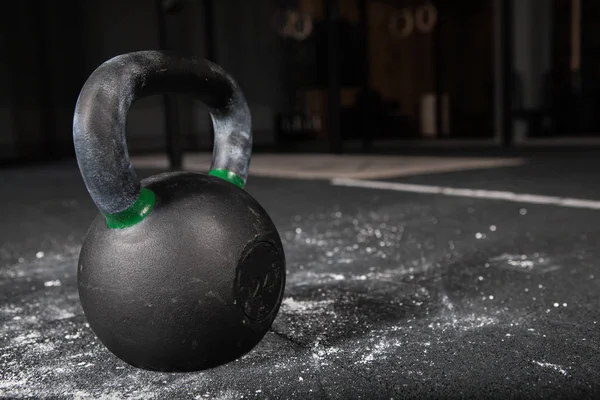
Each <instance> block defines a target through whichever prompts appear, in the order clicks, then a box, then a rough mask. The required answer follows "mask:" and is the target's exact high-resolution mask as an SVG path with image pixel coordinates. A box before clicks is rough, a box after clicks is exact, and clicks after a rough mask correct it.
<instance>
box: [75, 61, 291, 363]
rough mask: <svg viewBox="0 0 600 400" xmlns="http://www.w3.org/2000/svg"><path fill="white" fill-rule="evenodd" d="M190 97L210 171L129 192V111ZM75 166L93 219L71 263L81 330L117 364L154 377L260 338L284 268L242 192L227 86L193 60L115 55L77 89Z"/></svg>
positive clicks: (244, 147)
mask: <svg viewBox="0 0 600 400" xmlns="http://www.w3.org/2000/svg"><path fill="white" fill-rule="evenodd" d="M170 91H177V92H191V93H192V94H194V95H195V96H197V97H198V98H199V99H200V100H201V101H203V102H204V103H205V104H206V105H207V106H208V109H209V112H210V115H211V117H212V121H213V125H214V131H215V143H214V151H213V160H212V164H211V169H210V172H209V173H208V174H207V175H205V174H199V173H190V172H174V173H164V174H159V175H156V176H153V177H150V178H148V179H145V180H143V181H142V182H140V180H139V179H138V177H137V176H136V173H135V171H134V170H133V168H132V166H131V163H130V160H129V155H128V152H127V145H126V141H125V125H126V124H125V123H126V119H127V113H128V111H129V108H130V106H131V104H132V103H133V102H134V101H135V100H136V99H138V98H140V97H143V96H147V95H151V94H156V93H160V92H170ZM73 139H74V144H75V151H76V155H77V162H78V164H79V169H80V171H81V175H82V176H83V179H84V181H85V184H86V186H87V189H88V191H89V193H90V195H91V197H92V199H93V201H94V202H95V204H96V206H97V207H98V209H99V210H100V215H98V217H97V218H96V219H95V220H94V222H93V223H92V226H91V227H90V229H89V231H88V233H87V236H86V238H85V241H84V243H83V246H82V248H81V254H80V258H79V264H78V274H77V276H78V285H79V297H80V300H81V305H82V307H83V310H84V312H85V315H86V317H87V319H88V322H89V324H90V327H91V328H92V330H93V331H94V332H95V333H96V335H97V336H98V338H99V339H100V340H101V341H102V343H104V345H106V347H107V348H108V349H109V350H110V351H111V352H113V353H114V354H115V355H117V356H118V357H119V358H121V359H122V360H124V361H126V362H127V363H129V364H131V365H133V366H136V367H139V368H144V369H150V370H159V371H193V370H200V369H204V368H209V367H213V366H217V365H220V364H223V363H226V362H228V361H231V360H234V359H235V358H237V357H239V356H241V355H243V354H244V353H246V352H248V351H249V350H251V349H252V348H253V347H254V346H255V345H256V344H257V343H258V342H259V341H260V340H261V339H262V337H263V336H264V335H265V333H266V332H267V330H268V329H269V328H270V326H271V324H272V322H273V320H274V319H275V315H276V314H277V311H278V309H279V306H280V304H281V300H282V297H283V290H284V286H285V257H284V252H283V247H282V244H281V240H280V237H279V234H278V233H277V230H276V228H275V226H274V224H273V222H272V221H271V219H270V218H269V216H268V215H267V213H266V212H265V210H264V209H263V208H262V207H261V206H260V205H259V204H258V202H257V201H256V200H255V199H254V198H252V197H251V196H250V195H249V194H248V193H247V192H246V191H244V190H243V187H244V184H245V182H246V178H247V176H248V166H249V162H250V152H251V147H252V134H251V119H250V112H249V109H248V106H247V104H246V101H245V99H244V96H243V94H242V92H241V91H240V88H239V87H238V85H237V84H236V83H235V82H234V80H233V79H232V78H231V77H230V76H229V75H227V73H226V72H225V71H223V69H221V67H219V66H218V65H215V64H213V63H211V62H208V61H204V60H195V59H188V58H180V57H177V56H174V55H171V54H167V53H163V52H157V51H142V52H136V53H130V54H125V55H121V56H117V57H115V58H113V59H111V60H109V61H107V62H105V63H104V64H102V65H101V66H100V67H98V69H96V71H94V72H93V73H92V75H91V76H90V77H89V78H88V80H87V82H86V83H85V85H84V86H83V89H82V90H81V93H80V95H79V99H78V101H77V106H76V109H75V115H74V121H73Z"/></svg>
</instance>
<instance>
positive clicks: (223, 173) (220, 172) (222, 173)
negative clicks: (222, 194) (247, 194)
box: [208, 169, 246, 189]
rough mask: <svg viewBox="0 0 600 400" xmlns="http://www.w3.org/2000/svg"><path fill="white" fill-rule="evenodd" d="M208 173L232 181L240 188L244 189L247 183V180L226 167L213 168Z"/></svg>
mask: <svg viewBox="0 0 600 400" xmlns="http://www.w3.org/2000/svg"><path fill="white" fill-rule="evenodd" d="M208 174H209V175H212V176H216V177H217V178H221V179H224V180H226V181H227V182H231V183H233V184H234V185H235V186H237V187H239V188H240V189H243V188H244V185H245V184H246V182H244V180H243V179H242V178H240V177H239V175H237V174H236V173H235V172H231V171H227V170H226V169H211V170H210V172H209V173H208Z"/></svg>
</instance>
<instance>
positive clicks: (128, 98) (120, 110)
mask: <svg viewBox="0 0 600 400" xmlns="http://www.w3.org/2000/svg"><path fill="white" fill-rule="evenodd" d="M164 92H179V93H190V94H192V95H194V96H195V97H197V98H198V99H199V100H200V101H202V102H203V103H204V104H205V105H206V106H207V107H208V110H209V113H210V115H211V118H212V122H213V126H214V132H215V143H214V148H213V159H212V163H211V167H210V174H211V175H214V176H217V177H219V178H222V179H225V180H228V181H230V182H231V183H233V184H235V185H237V186H239V187H243V186H244V184H245V182H246V179H247V177H248V168H249V164H250V154H251V150H252V129H251V126H252V122H251V117H250V111H249V109H248V105H247V103H246V100H245V98H244V95H243V93H242V92H241V90H240V88H239V86H238V85H237V83H236V82H235V81H234V80H233V79H232V78H231V77H230V76H229V75H228V74H227V73H226V72H225V71H224V70H223V69H222V68H221V67H219V66H218V65H216V64H214V63H211V62H209V61H206V60H198V59H193V58H184V57H178V56H175V55H172V54H169V53H165V52H162V51H140V52H135V53H129V54H124V55H120V56H117V57H114V58H112V59H110V60H108V61H106V62H105V63H103V64H102V65H100V66H99V67H98V68H97V69H96V70H95V71H94V72H93V73H92V74H91V75H90V77H89V78H88V80H87V81H86V83H85V85H84V86H83V89H82V90H81V93H80V94H79V98H78V100H77V105H76V108H75V115H74V118H73V141H74V145H75V153H76V156H77V163H78V165H79V169H80V171H81V175H82V176H83V180H84V182H85V185H86V187H87V189H88V191H89V193H90V196H91V197H92V200H93V201H94V203H95V204H96V206H97V207H98V209H99V210H100V212H102V213H103V214H104V215H105V216H106V217H107V221H108V223H109V226H110V225H111V220H112V221H113V223H114V222H115V221H117V222H116V225H115V227H118V225H119V221H120V220H121V219H122V218H123V217H127V216H131V215H132V213H133V214H134V218H133V219H134V220H135V219H136V218H138V219H139V218H140V217H141V218H142V219H143V217H144V213H148V212H150V211H151V209H152V207H153V205H154V197H153V194H152V193H151V192H150V193H148V192H142V188H141V184H140V180H139V178H138V177H137V175H136V173H135V171H134V169H133V167H132V165H131V162H130V159H129V153H128V151H127V144H126V139H125V127H126V120H127V113H128V111H129V109H130V107H131V105H132V104H133V102H134V101H135V100H137V99H139V98H141V97H145V96H149V95H153V94H158V93H164ZM147 190H148V189H144V191H147ZM140 213H141V214H140Z"/></svg>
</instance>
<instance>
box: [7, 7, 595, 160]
mask: <svg viewBox="0 0 600 400" xmlns="http://www.w3.org/2000/svg"><path fill="white" fill-rule="evenodd" d="M1 14H2V18H3V21H2V35H1V37H0V43H1V46H2V54H3V57H2V59H1V61H0V72H1V73H0V95H1V96H2V97H1V98H2V108H1V109H0V161H2V162H14V161H26V162H30V161H34V160H48V159H58V158H64V157H71V156H72V155H73V147H72V139H71V122H72V114H73V109H74V105H75V102H76V99H77V95H78V93H79V90H80V88H81V87H82V85H83V83H84V82H85V79H86V78H87V77H88V76H89V74H90V73H91V72H92V71H93V70H94V69H95V68H96V67H97V66H98V65H99V64H100V63H102V62H103V61H105V60H107V59H109V58H111V57H113V56H116V55H118V54H121V53H126V52H131V51H137V50H144V49H158V48H164V49H169V50H174V51H177V52H179V53H181V54H184V55H192V56H197V57H204V58H208V59H210V60H213V61H215V62H217V63H219V64H221V65H222V66H223V67H224V68H225V69H226V70H227V71H228V72H229V73H230V74H232V75H233V76H234V77H235V79H236V80H237V81H238V82H239V83H240V85H241V86H242V88H243V90H244V92H245V94H246V97H247V99H248V102H249V104H250V108H251V111H252V115H253V121H254V134H255V140H254V141H255V149H256V151H273V152H332V153H341V152H377V151H391V150H393V149H406V148H410V147H411V146H425V147H426V146H436V148H441V149H443V148H444V147H448V148H451V147H455V148H456V147H466V146H471V145H473V144H476V145H480V146H489V147H492V148H511V147H515V146H522V145H540V146H555V145H560V146H567V145H574V146H583V147H589V146H591V145H595V144H600V140H598V139H600V135H599V134H598V133H599V132H600V119H599V115H600V114H599V113H598V109H599V108H600V91H599V85H598V83H599V82H600V79H599V78H600V77H599V76H598V75H600V31H599V30H597V29H593V28H594V27H596V26H597V25H598V23H599V22H600V2H598V1H596V0H455V1H441V0H440V1H433V0H431V1H429V0H427V1H426V0H252V1H243V0H179V1H177V0H171V1H165V0H161V1H152V0H128V1H122V0H83V1H37V0H20V1H14V2H5V3H3V10H2V13H1ZM129 115H130V117H129V120H128V142H129V148H130V152H131V153H134V154H135V153H147V152H165V151H168V152H169V153H170V154H171V156H172V159H173V160H174V162H175V163H177V160H178V158H180V157H181V153H182V152H183V151H207V150H210V148H211V143H212V138H211V126H210V120H209V118H208V115H207V113H206V110H205V109H204V108H203V106H202V105H201V104H200V103H198V102H196V101H195V100H193V99H192V98H191V97H189V96H180V95H177V96H169V97H166V98H165V97H163V96H154V97H150V98H145V99H142V100H140V101H139V102H138V103H136V104H135V105H134V107H133V109H132V110H131V112H130V114H129ZM439 151H441V150H439Z"/></svg>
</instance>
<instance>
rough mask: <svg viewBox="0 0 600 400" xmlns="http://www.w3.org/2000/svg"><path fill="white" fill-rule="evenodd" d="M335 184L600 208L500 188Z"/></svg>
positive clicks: (599, 204)
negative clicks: (500, 189)
mask: <svg viewBox="0 0 600 400" xmlns="http://www.w3.org/2000/svg"><path fill="white" fill-rule="evenodd" d="M331 184H332V185H334V186H348V187H356V188H366V189H384V190H395V191H398V192H411V193H429V194H440V195H444V196H456V197H470V198H478V199H491V200H504V201H512V202H515V203H530V204H549V205H554V206H561V207H572V208H586V209H591V210H600V201H595V200H585V199H573V198H569V197H554V196H541V195H536V194H519V193H514V192H505V191H499V190H485V189H462V188H452V187H443V186H429V185H413V184H408V183H398V182H381V181H364V180H357V179H333V180H332V181H331Z"/></svg>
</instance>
